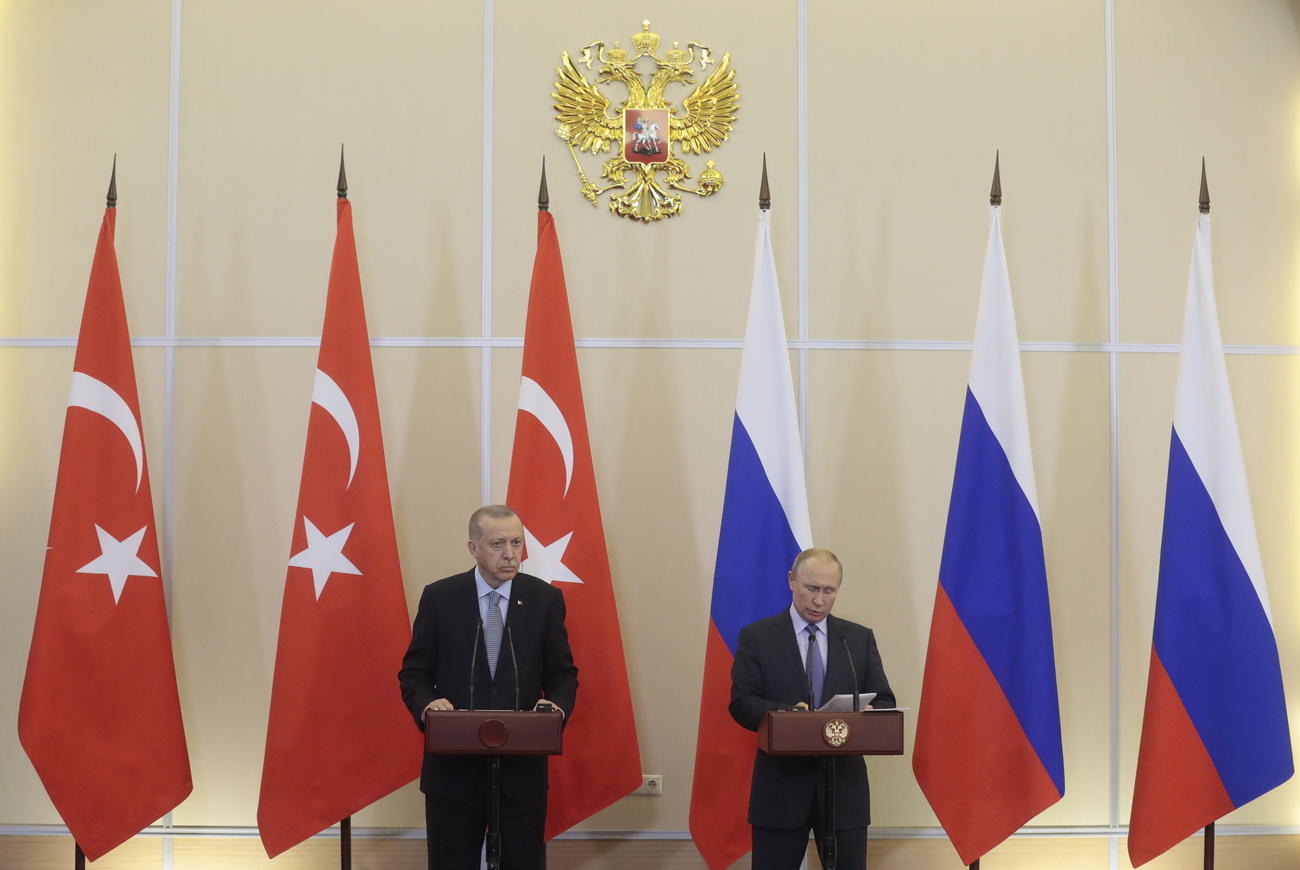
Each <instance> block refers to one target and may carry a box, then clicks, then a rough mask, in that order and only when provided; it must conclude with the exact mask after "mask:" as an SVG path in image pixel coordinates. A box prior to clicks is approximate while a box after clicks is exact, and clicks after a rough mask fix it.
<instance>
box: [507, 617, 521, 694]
mask: <svg viewBox="0 0 1300 870" xmlns="http://www.w3.org/2000/svg"><path fill="white" fill-rule="evenodd" d="M506 643H507V644H509V645H510V665H511V667H512V668H513V670H514V672H515V709H516V710H518V709H519V659H517V658H515V635H514V632H512V631H511V630H510V626H508V625H507V626H506Z"/></svg>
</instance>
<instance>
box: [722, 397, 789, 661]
mask: <svg viewBox="0 0 1300 870" xmlns="http://www.w3.org/2000/svg"><path fill="white" fill-rule="evenodd" d="M797 555H799V544H798V542H797V541H796V540H795V537H794V532H792V531H791V530H790V521H789V520H788V519H786V515H785V509H784V508H783V507H782V506H781V501H780V500H779V499H778V498H777V497H776V492H775V491H774V490H773V489H772V484H771V483H770V482H769V481H768V479H767V472H766V471H765V470H764V469H763V463H762V461H761V460H760V459H759V458H758V451H757V450H756V449H754V442H753V441H751V440H750V437H749V432H748V431H746V429H745V424H744V423H742V422H741V421H740V416H739V415H737V416H736V418H735V423H734V424H733V425H732V429H731V458H730V459H729V460H728V462H727V489H726V494H725V496H724V497H723V501H722V531H721V533H720V534H719V536H718V560H717V564H716V565H715V567H714V569H713V602H712V604H711V606H710V613H711V615H712V617H713V624H714V625H716V626H717V627H718V632H719V633H720V634H721V635H722V639H723V640H724V641H725V642H726V644H727V648H728V649H729V650H731V654H732V655H733V656H734V655H735V654H736V644H737V643H738V641H739V640H740V630H741V629H742V628H744V627H745V626H746V625H748V624H749V623H751V622H753V621H754V620H756V619H762V618H763V617H765V616H771V615H772V614H774V613H777V612H779V611H780V610H781V609H782V608H784V607H788V606H789V605H790V584H789V583H788V582H787V580H786V574H787V573H789V571H790V566H791V565H792V564H793V563H794V557H795V556H797Z"/></svg>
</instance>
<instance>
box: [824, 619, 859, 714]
mask: <svg viewBox="0 0 1300 870" xmlns="http://www.w3.org/2000/svg"><path fill="white" fill-rule="evenodd" d="M852 691H853V672H852V671H851V670H850V669H849V662H848V659H847V658H845V653H844V632H843V631H842V630H841V629H840V621H839V620H838V619H836V618H835V617H834V616H830V615H829V614H828V615H827V617H826V683H825V688H824V689H823V691H822V701H829V700H830V699H831V696H833V695H836V694H841V695H842V694H846V693H848V692H852Z"/></svg>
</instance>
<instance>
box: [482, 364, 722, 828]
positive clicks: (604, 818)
mask: <svg viewBox="0 0 1300 870" xmlns="http://www.w3.org/2000/svg"><path fill="white" fill-rule="evenodd" d="M519 360H520V353H519V351H517V350H506V351H496V352H494V353H493V356H492V381H493V409H492V421H493V427H492V429H493V432H492V457H493V463H492V494H493V498H504V496H505V492H506V483H507V472H508V469H509V461H510V460H509V457H510V450H511V445H512V443H513V438H514V419H515V407H516V403H517V397H518V387H517V384H518V379H519ZM578 365H579V366H580V367H581V369H582V376H583V395H584V400H585V402H586V406H587V422H588V426H589V430H590V436H591V445H592V455H593V460H594V463H595V466H596V480H597V482H598V484H599V487H600V501H601V514H602V516H603V518H604V523H605V536H606V544H607V546H608V549H609V555H610V568H611V571H612V573H613V578H614V593H615V595H616V597H617V599H618V608H619V614H620V625H621V627H622V631H623V644H624V648H625V650H626V655H627V663H628V678H629V680H630V682H631V686H632V703H633V706H634V708H635V711H636V716H637V737H638V739H639V742H640V746H641V765H642V768H643V770H644V771H645V772H646V773H660V774H663V777H664V792H663V796H662V797H658V798H654V797H645V796H640V795H632V796H629V797H627V798H624V799H623V800H622V801H620V802H619V803H617V804H615V805H614V806H613V807H611V808H610V809H608V810H606V811H604V812H603V813H600V814H598V815H596V816H594V817H592V818H591V819H589V820H588V821H587V822H585V823H584V824H583V825H581V826H580V827H583V828H586V829H590V830H669V831H682V830H685V829H686V827H687V811H688V808H689V806H690V793H691V779H692V776H693V771H694V765H695V751H694V747H695V736H696V729H697V726H698V720H697V717H696V714H695V711H696V710H697V709H698V707H699V698H700V681H701V679H702V676H703V668H704V638H705V630H706V628H707V626H708V618H709V617H708V612H709V600H710V593H711V589H712V583H713V565H714V560H715V557H716V555H717V544H718V524H719V522H720V521H721V516H722V513H721V512H722V492H723V485H724V483H725V476H726V469H727V451H728V450H729V447H730V443H731V422H732V417H733V415H734V408H735V391H736V377H737V374H738V372H739V365H740V354H739V352H737V351H730V350H654V349H637V350H629V349H604V348H592V349H584V350H581V351H579V354H578ZM665 633H667V634H665ZM578 666H579V668H581V667H582V663H581V662H578ZM580 678H581V677H580ZM587 701H588V702H590V701H591V698H590V697H588V698H587Z"/></svg>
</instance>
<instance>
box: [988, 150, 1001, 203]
mask: <svg viewBox="0 0 1300 870" xmlns="http://www.w3.org/2000/svg"><path fill="white" fill-rule="evenodd" d="M989 205H1002V152H1001V151H1000V150H999V151H994V152H993V186H992V187H991V188H989Z"/></svg>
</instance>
